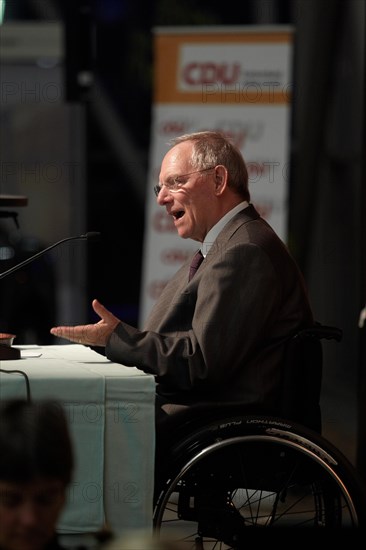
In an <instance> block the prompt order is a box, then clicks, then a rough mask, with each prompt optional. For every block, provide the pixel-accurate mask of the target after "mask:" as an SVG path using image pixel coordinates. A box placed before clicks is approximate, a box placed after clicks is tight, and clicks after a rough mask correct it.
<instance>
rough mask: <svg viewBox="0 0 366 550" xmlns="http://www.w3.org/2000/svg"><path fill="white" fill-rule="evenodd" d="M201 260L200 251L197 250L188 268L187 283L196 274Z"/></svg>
mask: <svg viewBox="0 0 366 550" xmlns="http://www.w3.org/2000/svg"><path fill="white" fill-rule="evenodd" d="M202 260H203V254H202V252H201V251H200V250H198V251H197V252H196V254H195V255H194V256H193V259H192V262H191V265H190V268H189V279H188V281H190V280H191V279H192V277H193V275H194V274H195V273H196V271H197V269H198V268H199V266H200V265H201V263H202Z"/></svg>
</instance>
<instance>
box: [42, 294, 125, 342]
mask: <svg viewBox="0 0 366 550" xmlns="http://www.w3.org/2000/svg"><path fill="white" fill-rule="evenodd" d="M92 306H93V309H94V311H95V313H96V314H97V315H99V317H100V318H101V319H100V321H98V323H94V324H90V325H76V326H59V327H53V328H51V330H50V332H51V334H53V335H54V336H58V337H59V338H64V339H65V340H70V342H77V343H78V344H85V345H87V346H105V345H106V343H107V341H108V338H109V336H110V335H111V334H112V332H113V331H114V329H115V328H116V326H117V325H118V323H119V322H120V320H119V319H118V318H117V317H115V315H113V313H111V312H110V311H109V310H108V309H106V308H105V307H104V306H103V305H102V304H101V303H100V302H98V300H93V302H92Z"/></svg>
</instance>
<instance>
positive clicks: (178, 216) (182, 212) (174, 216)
mask: <svg viewBox="0 0 366 550" xmlns="http://www.w3.org/2000/svg"><path fill="white" fill-rule="evenodd" d="M172 216H173V218H174V219H175V220H179V219H180V218H181V217H182V216H184V210H179V211H178V212H174V213H173V214H172Z"/></svg>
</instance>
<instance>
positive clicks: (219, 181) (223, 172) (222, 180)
mask: <svg viewBox="0 0 366 550" xmlns="http://www.w3.org/2000/svg"><path fill="white" fill-rule="evenodd" d="M227 178H228V173H227V169H226V167H225V166H223V165H222V164H218V165H217V166H216V167H215V190H216V194H217V195H221V193H222V192H223V191H224V189H225V188H226V185H227Z"/></svg>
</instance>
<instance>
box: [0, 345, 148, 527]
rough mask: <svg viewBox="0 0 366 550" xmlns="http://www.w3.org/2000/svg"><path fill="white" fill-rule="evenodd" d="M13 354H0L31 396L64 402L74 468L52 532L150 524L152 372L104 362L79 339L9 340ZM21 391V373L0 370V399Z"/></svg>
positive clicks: (19, 394) (1, 364)
mask: <svg viewBox="0 0 366 550" xmlns="http://www.w3.org/2000/svg"><path fill="white" fill-rule="evenodd" d="M14 347H15V348H18V349H20V353H21V358H20V359H17V360H10V361H1V362H0V368H1V369H4V370H20V371H23V372H24V373H25V374H26V375H27V377H28V380H29V385H30V392H31V398H32V399H33V400H37V399H41V398H51V399H57V400H58V401H59V402H60V403H61V404H62V405H63V407H64V409H65V411H66V414H67V418H68V422H69V427H70V432H71V436H72V439H73V444H74V451H75V457H76V470H75V474H74V477H73V481H72V483H71V485H70V487H69V493H68V499H67V504H66V507H65V509H64V512H63V514H62V517H61V519H60V522H59V525H58V530H59V532H60V533H66V534H73V533H93V532H96V531H98V530H100V528H101V527H102V526H103V524H104V523H105V522H106V523H107V524H108V526H109V527H110V528H111V529H112V531H113V532H114V533H116V534H124V533H126V532H127V531H131V530H138V529H143V530H144V531H146V530H147V531H149V530H151V529H152V499H153V485H154V450H155V424H154V422H155V414H154V404H155V379H154V377H153V376H151V375H147V374H144V373H143V372H141V371H139V370H138V369H136V368H135V367H126V366H124V365H119V364H117V363H112V362H111V361H109V360H108V359H106V358H105V357H104V356H103V355H100V354H99V353H97V352H96V351H94V350H92V349H90V348H88V347H86V346H82V345H75V344H70V345H55V346H14ZM11 397H26V379H25V377H24V376H23V375H21V374H18V373H9V374H8V373H4V372H0V399H6V398H11Z"/></svg>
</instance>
